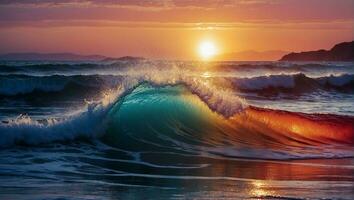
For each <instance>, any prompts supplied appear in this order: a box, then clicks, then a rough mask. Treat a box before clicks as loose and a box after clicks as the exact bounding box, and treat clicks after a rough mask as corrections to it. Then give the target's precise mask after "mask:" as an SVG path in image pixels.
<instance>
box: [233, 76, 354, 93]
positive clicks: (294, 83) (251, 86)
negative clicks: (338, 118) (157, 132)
mask: <svg viewBox="0 0 354 200" xmlns="http://www.w3.org/2000/svg"><path fill="white" fill-rule="evenodd" d="M230 80H231V82H232V83H233V85H234V87H235V88H236V89H239V90H243V91H267V90H274V91H277V90H278V91H283V92H286V91H287V92H308V91H315V90H337V91H344V92H345V91H353V89H354V75H353V74H343V75H340V76H333V75H330V76H324V77H319V78H310V77H307V76H306V75H305V74H291V75H287V74H281V75H270V76H258V77H252V78H232V79H230Z"/></svg>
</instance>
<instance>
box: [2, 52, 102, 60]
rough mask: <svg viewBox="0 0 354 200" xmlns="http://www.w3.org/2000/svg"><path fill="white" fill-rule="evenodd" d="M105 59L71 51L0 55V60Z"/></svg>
mask: <svg viewBox="0 0 354 200" xmlns="http://www.w3.org/2000/svg"><path fill="white" fill-rule="evenodd" d="M103 59H107V57H106V56H101V55H79V54H73V53H8V54H2V55H0V60H8V61H16V60H25V61H39V60H46V61H84V60H85V61H96V60H103Z"/></svg>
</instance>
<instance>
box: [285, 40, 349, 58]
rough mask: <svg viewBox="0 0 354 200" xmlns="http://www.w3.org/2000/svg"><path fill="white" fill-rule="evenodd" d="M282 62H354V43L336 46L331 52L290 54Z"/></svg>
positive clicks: (319, 51)
mask: <svg viewBox="0 0 354 200" xmlns="http://www.w3.org/2000/svg"><path fill="white" fill-rule="evenodd" d="M280 61H354V41H352V42H343V43H339V44H337V45H335V46H334V47H333V48H332V49H330V50H328V51H327V50H323V49H321V50H318V51H307V52H301V53H290V54H287V55H285V56H283V57H282V58H281V59H280Z"/></svg>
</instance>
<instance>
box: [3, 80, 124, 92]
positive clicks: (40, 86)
mask: <svg viewBox="0 0 354 200" xmlns="http://www.w3.org/2000/svg"><path fill="white" fill-rule="evenodd" d="M121 80H122V77H121V76H111V75H101V76H99V75H89V76H84V75H76V76H63V75H53V76H28V75H2V76H1V75H0V95H6V96H13V95H24V94H29V93H33V92H59V91H62V90H64V89H65V88H67V87H69V86H71V87H75V86H79V87H78V88H79V89H80V88H97V89H102V88H112V87H115V86H117V85H118V84H119V83H120V82H121ZM67 89H70V88H67Z"/></svg>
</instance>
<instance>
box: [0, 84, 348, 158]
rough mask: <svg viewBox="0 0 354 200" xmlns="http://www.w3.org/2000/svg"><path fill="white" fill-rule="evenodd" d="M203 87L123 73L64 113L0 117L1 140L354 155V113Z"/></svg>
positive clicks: (0, 143)
mask: <svg viewBox="0 0 354 200" xmlns="http://www.w3.org/2000/svg"><path fill="white" fill-rule="evenodd" d="M189 84H191V83H189ZM195 84H198V83H195ZM205 87H207V86H205V85H202V86H199V87H196V86H193V87H191V86H190V85H188V84H186V83H184V84H181V83H174V84H169V83H165V82H158V81H156V80H155V82H150V83H149V82H146V81H141V80H139V79H134V80H132V79H129V80H125V81H123V82H122V83H121V84H120V85H119V86H118V87H117V88H116V89H115V90H112V91H111V93H109V94H106V95H105V96H104V97H102V99H101V100H100V101H96V102H91V103H89V104H88V105H87V106H86V107H85V108H84V109H82V110H81V111H77V112H76V113H74V114H71V115H69V116H67V117H63V118H62V119H45V120H41V121H36V120H33V119H31V118H30V117H28V116H20V117H18V118H16V119H10V120H8V121H7V122H6V123H2V124H1V125H0V147H8V146H12V145H16V144H25V145H37V144H46V143H51V142H58V141H71V140H75V139H79V138H102V139H103V141H104V142H106V143H107V144H109V145H113V146H116V147H119V148H123V149H125V148H127V149H129V150H133V151H142V150H144V149H145V150H151V149H155V148H158V149H159V150H161V149H171V148H172V149H173V150H174V151H186V152H190V153H193V154H199V153H201V152H204V154H211V155H217V156H226V157H250V158H259V159H265V158H266V159H297V158H301V159H303V158H315V157H326V158H328V157H329V158H332V157H348V156H353V154H352V149H350V147H351V145H352V141H353V135H354V133H353V130H354V128H353V122H354V119H353V118H352V117H345V116H336V115H330V116H329V115H328V116H327V115H326V116H324V115H317V114H313V115H305V114H299V113H290V112H284V111H276V110H262V109H257V108H252V107H247V106H245V105H241V102H233V101H232V100H234V99H233V98H231V97H228V96H222V95H221V96H215V95H211V94H210V91H209V92H208V90H206V91H205V92H203V91H204V90H205V89H202V88H205ZM209 89H210V90H211V88H209ZM214 92H215V91H214ZM225 95H228V93H225ZM233 107H235V108H233ZM226 108H228V109H226ZM225 110H227V111H225ZM230 110H233V111H234V113H231V112H230ZM276 122H281V124H279V123H276ZM348 144H349V145H348ZM338 145H339V146H338ZM342 145H344V146H342ZM347 145H348V146H347ZM131 148H133V149H131ZM134 148H135V149H134ZM348 148H349V150H348ZM336 149H341V151H338V152H337V150H336ZM264 152H267V153H264Z"/></svg>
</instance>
